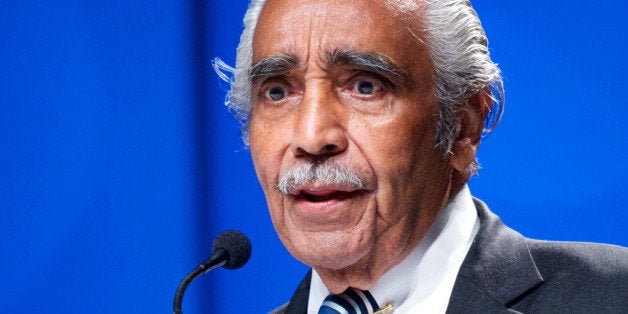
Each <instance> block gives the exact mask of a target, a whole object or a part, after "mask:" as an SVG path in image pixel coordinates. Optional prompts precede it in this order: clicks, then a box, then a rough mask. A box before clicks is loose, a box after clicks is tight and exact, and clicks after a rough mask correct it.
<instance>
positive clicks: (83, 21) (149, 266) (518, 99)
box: [0, 0, 628, 313]
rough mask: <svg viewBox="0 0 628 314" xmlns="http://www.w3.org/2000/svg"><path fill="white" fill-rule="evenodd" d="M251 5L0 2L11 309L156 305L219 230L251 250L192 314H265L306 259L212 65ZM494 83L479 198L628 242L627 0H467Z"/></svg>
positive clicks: (526, 228)
mask: <svg viewBox="0 0 628 314" xmlns="http://www.w3.org/2000/svg"><path fill="white" fill-rule="evenodd" d="M247 3H248V1H244V0H241V1H232V2H229V1H213V2H212V1H202V0H191V1H173V0H158V1H132V2H129V1H121V0H110V1H105V2H102V3H99V2H85V1H72V0H60V1H43V0H33V1H27V2H22V1H21V2H19V3H18V2H16V1H1V2H0V43H1V45H2V49H0V209H1V210H2V220H1V221H0V258H1V262H0V278H1V280H2V282H3V288H2V289H1V292H0V304H2V305H3V306H2V310H1V312H6V313H169V312H171V304H172V298H173V295H174V291H175V288H176V286H177V284H178V283H179V281H180V280H181V279H182V278H183V276H184V275H185V274H186V273H187V272H188V271H189V270H191V269H192V268H193V267H194V266H196V264H197V263H199V262H200V261H202V260H203V259H204V258H205V257H206V256H207V255H209V253H210V251H211V241H212V239H213V238H214V237H215V236H216V235H217V234H218V233H219V232H220V231H222V230H224V229H240V230H242V231H244V232H245V233H247V234H248V235H249V236H250V237H251V240H252V242H253V256H252V259H251V261H250V263H249V264H247V265H246V266H245V267H244V268H242V269H241V270H237V271H227V270H224V269H219V270H216V271H214V272H212V273H210V274H208V275H206V276H205V277H203V278H200V279H198V280H197V281H195V282H193V283H192V284H191V285H190V287H189V288H188V293H187V294H186V298H185V300H184V306H183V309H184V312H185V313H209V312H212V313H226V312H228V313H251V312H253V313H263V312H267V311H268V310H270V309H272V308H273V307H274V306H277V305H280V304H281V303H283V302H284V301H286V300H287V299H288V298H289V296H290V295H291V293H292V291H293V289H294V288H295V287H296V284H297V283H298V281H299V280H300V278H301V276H302V275H303V274H304V273H305V272H306V269H307V268H306V267H305V266H303V265H302V264H300V263H299V262H297V261H295V260H293V259H292V258H291V257H290V255H289V254H288V253H287V252H286V251H285V250H284V249H283V247H282V245H281V244H280V242H279V241H278V239H277V237H276V236H275V234H274V231H273V229H272V226H271V223H270V219H269V218H268V215H267V212H266V205H265V201H264V198H263V195H262V192H261V189H260V188H259V186H258V184H257V181H256V179H255V174H254V172H253V168H252V164H251V161H250V155H249V152H248V151H247V150H246V149H245V148H244V147H243V145H242V143H241V141H240V140H239V136H240V133H239V130H238V125H237V123H236V122H235V121H234V119H233V118H232V117H231V116H230V115H229V114H228V113H227V111H226V109H225V108H224V106H223V105H222V102H223V99H224V94H225V89H226V86H225V84H224V83H221V82H220V81H219V80H218V79H217V78H216V76H215V75H214V74H213V73H212V71H211V65H210V61H211V59H212V58H213V57H221V58H223V59H224V60H226V61H227V62H229V63H231V64H233V63H234V54H235V46H236V44H237V41H238V37H239V33H240V31H241V28H242V26H241V25H242V23H241V18H242V15H243V13H244V11H245V8H246V5H247ZM474 4H475V7H476V9H477V11H478V12H479V14H480V17H481V18H482V20H483V22H484V26H485V28H486V30H487V33H488V36H489V39H490V47H491V50H492V54H493V58H494V59H495V60H496V61H497V62H499V63H500V65H501V68H502V70H503V73H504V77H505V85H506V91H507V96H506V99H507V101H506V112H505V116H504V119H503V121H502V124H501V125H500V126H499V127H498V128H497V130H496V131H495V133H494V134H492V135H491V136H489V137H488V138H487V139H486V140H485V142H484V143H483V144H482V147H481V149H480V162H481V164H482V166H483V169H482V170H481V172H480V175H479V176H478V177H476V178H474V179H473V180H472V182H471V184H470V185H471V189H472V191H473V193H474V194H475V195H477V196H479V197H481V198H482V199H483V200H485V201H486V202H487V203H488V204H489V206H491V208H492V209H493V210H494V211H495V212H497V213H498V214H499V215H500V216H501V217H502V218H503V220H504V221H505V222H506V223H507V224H509V225H510V226H512V227H514V228H515V229H517V230H519V231H521V232H522V233H523V234H524V235H526V236H529V237H535V238H543V239H557V240H578V241H595V242H610V243H615V244H619V245H623V246H626V245H628V236H627V235H626V231H625V227H624V225H625V222H626V218H627V215H626V212H625V208H626V205H625V201H624V200H625V196H626V192H627V189H626V184H625V183H624V182H623V181H622V180H624V179H625V178H626V177H628V167H627V165H626V161H625V156H626V153H627V140H626V135H625V133H624V127H625V126H626V122H627V121H628V109H627V102H626V97H625V95H624V94H625V92H626V91H627V90H628V80H627V79H626V74H625V70H626V68H627V67H626V55H627V54H628V49H627V46H626V43H627V42H628V38H627V36H628V35H627V32H626V30H627V29H628V27H627V26H628V25H626V24H627V22H626V19H625V17H624V16H623V15H624V12H626V11H628V3H626V2H625V1H619V0H617V1H603V2H584V1H583V2H582V3H578V2H570V3H569V4H568V5H567V4H563V3H560V2H554V1H534V2H532V3H531V2H530V1H528V2H525V3H523V2H521V1H501V0H490V1H489V0H484V1H475V3H474Z"/></svg>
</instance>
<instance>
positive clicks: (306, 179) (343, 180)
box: [277, 163, 366, 195]
mask: <svg viewBox="0 0 628 314" xmlns="http://www.w3.org/2000/svg"><path fill="white" fill-rule="evenodd" d="M315 182H316V183H320V184H330V185H331V184H342V185H346V186H348V187H351V188H353V189H355V190H359V189H364V188H365V186H366V183H365V182H366V181H365V180H364V179H362V178H361V177H360V176H359V175H357V174H356V173H355V172H353V171H352V170H351V169H349V168H348V167H345V166H342V165H336V164H324V163H304V164H298V165H295V166H293V167H292V168H290V169H288V171H286V173H284V175H283V176H281V178H280V179H279V184H277V189H279V191H280V192H281V193H283V194H286V195H287V194H290V191H294V190H298V189H301V188H302V187H304V186H305V185H307V184H311V183H315Z"/></svg>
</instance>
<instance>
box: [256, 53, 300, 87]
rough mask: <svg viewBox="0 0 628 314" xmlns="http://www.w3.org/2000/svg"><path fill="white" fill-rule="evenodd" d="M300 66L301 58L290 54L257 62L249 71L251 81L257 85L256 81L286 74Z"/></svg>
mask: <svg viewBox="0 0 628 314" xmlns="http://www.w3.org/2000/svg"><path fill="white" fill-rule="evenodd" d="M298 66H299V58H297V57H296V56H294V55H290V54H278V55H274V56H270V57H267V58H264V59H261V60H259V61H257V62H256V63H255V64H253V65H252V66H251V68H250V70H249V79H250V80H251V82H253V83H255V81H256V79H258V78H260V77H264V76H271V75H276V74H280V73H285V72H288V71H290V70H293V69H295V68H297V67H298Z"/></svg>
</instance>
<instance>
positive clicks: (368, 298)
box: [318, 288, 378, 314]
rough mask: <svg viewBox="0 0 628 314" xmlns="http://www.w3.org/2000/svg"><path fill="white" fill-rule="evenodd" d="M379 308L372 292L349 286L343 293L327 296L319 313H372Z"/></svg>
mask: <svg viewBox="0 0 628 314" xmlns="http://www.w3.org/2000/svg"><path fill="white" fill-rule="evenodd" d="M377 310H378V305H377V302H375V298H373V295H371V293H370V292H368V291H362V290H359V289H355V288H349V289H347V290H346V291H345V292H343V293H341V294H330V295H329V296H327V298H325V300H324V301H323V305H321V308H320V309H319V310H318V314H372V313H373V312H375V311H377Z"/></svg>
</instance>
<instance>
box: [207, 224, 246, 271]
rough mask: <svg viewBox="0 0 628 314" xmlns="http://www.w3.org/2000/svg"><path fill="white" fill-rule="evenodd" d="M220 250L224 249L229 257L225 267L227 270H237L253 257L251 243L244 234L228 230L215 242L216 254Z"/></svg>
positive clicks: (213, 248)
mask: <svg viewBox="0 0 628 314" xmlns="http://www.w3.org/2000/svg"><path fill="white" fill-rule="evenodd" d="M218 249H223V250H225V251H226V252H227V255H229V258H228V259H227V262H226V263H225V265H223V267H224V268H226V269H237V268H240V267H242V266H244V264H246V262H248V261H249V258H250V257H251V250H252V248H251V241H249V238H248V237H247V236H246V235H244V233H242V232H240V231H237V230H228V231H224V232H223V233H221V234H219V235H218V237H216V240H214V245H213V247H212V250H213V251H214V252H216V251H217V250H218Z"/></svg>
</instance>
